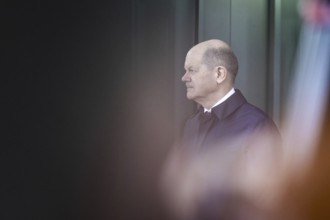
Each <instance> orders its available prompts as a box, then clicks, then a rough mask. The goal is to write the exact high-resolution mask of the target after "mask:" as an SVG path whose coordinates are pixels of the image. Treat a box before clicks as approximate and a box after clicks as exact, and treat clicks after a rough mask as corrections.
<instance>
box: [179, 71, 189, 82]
mask: <svg viewBox="0 0 330 220" xmlns="http://www.w3.org/2000/svg"><path fill="white" fill-rule="evenodd" d="M181 80H182V82H188V81H190V77H189V76H188V74H187V72H185V74H184V75H183V76H182V78H181Z"/></svg>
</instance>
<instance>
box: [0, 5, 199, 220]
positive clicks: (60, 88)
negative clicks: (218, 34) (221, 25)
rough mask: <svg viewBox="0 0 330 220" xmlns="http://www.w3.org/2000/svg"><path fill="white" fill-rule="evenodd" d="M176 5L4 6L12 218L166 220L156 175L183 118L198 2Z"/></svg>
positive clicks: (5, 192) (4, 162) (5, 167)
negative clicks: (182, 87) (184, 69)
mask: <svg viewBox="0 0 330 220" xmlns="http://www.w3.org/2000/svg"><path fill="white" fill-rule="evenodd" d="M173 2H174V1H151V0H121V1H102V2H97V1H90V2H88V3H86V2H84V1H82V2H80V1H76V2H67V1H54V2H48V1H46V2H45V1H26V2H25V1H20V2H13V1H5V2H3V3H1V5H2V6H1V14H2V15H1V17H2V19H1V20H2V21H1V23H2V27H3V29H2V31H1V33H2V34H1V48H2V55H3V59H2V62H1V63H3V65H2V68H1V72H2V74H1V75H2V77H4V80H1V81H2V83H3V85H2V86H1V90H2V91H1V97H2V98H1V100H2V103H3V109H4V110H5V112H4V113H3V114H2V118H3V123H2V124H3V125H4V133H3V134H4V139H3V142H2V144H1V156H0V157H1V160H0V161H1V167H2V172H1V176H2V177H1V178H2V181H1V182H2V183H1V196H0V197H1V200H2V201H1V203H2V205H1V212H0V215H1V217H0V218H1V219H162V218H166V216H165V215H164V213H163V212H162V210H161V209H160V208H159V207H160V206H159V203H160V202H159V198H158V196H157V195H158V193H157V192H158V191H157V190H158V189H157V181H158V175H159V172H160V169H161V164H162V162H163V160H164V157H165V155H166V152H167V151H168V149H169V147H170V146H171V144H172V143H173V140H174V138H175V136H176V134H177V131H178V130H179V129H178V128H177V126H174V124H175V123H176V125H181V122H182V120H183V118H181V119H179V121H180V120H181V121H180V122H178V120H176V119H175V116H174V115H175V112H176V111H178V110H177V108H175V107H174V106H175V102H178V101H176V98H175V93H176V90H175V89H174V83H175V80H176V78H175V77H177V76H176V75H175V73H174V71H175V66H174V65H175V60H174V59H175V54H179V55H180V54H183V52H181V53H180V51H179V52H178V51H175V42H176V41H177V39H178V36H176V37H175V36H174V34H175V28H178V27H177V26H176V25H175V21H176V19H180V17H178V16H180V10H187V8H185V7H181V9H180V8H176V6H175V4H174V3H173ZM186 2H188V1H186ZM190 2H191V1H190ZM186 5H187V4H186ZM188 5H190V7H194V2H191V3H190V4H189V3H188ZM189 13H192V16H193V14H194V10H192V11H191V12H189ZM186 14H187V11H186ZM184 19H189V16H188V17H187V18H186V17H184V18H183V22H185V21H184ZM181 21H182V19H181ZM189 25H190V26H189ZM189 25H188V26H185V27H184V28H183V29H182V30H181V32H180V33H181V35H180V36H181V39H182V38H184V39H186V41H185V42H184V47H186V48H182V47H181V48H180V49H181V50H182V51H184V53H185V52H186V49H188V48H189V47H191V46H192V45H193V43H194V35H188V36H187V37H184V36H183V35H185V34H186V31H185V30H188V31H190V32H193V31H191V30H190V29H193V28H194V22H192V23H190V24H189ZM180 36H179V38H180ZM176 58H177V57H176ZM183 58H184V57H183V56H181V57H180V59H181V60H179V61H177V62H180V63H183V60H182V59H183ZM177 74H180V75H181V72H180V73H177ZM181 96H183V95H181ZM185 102H186V103H180V105H181V106H186V107H183V108H181V110H180V112H181V114H182V115H184V114H186V113H187V112H189V111H191V110H192V105H191V104H189V103H188V102H187V101H185ZM182 109H186V110H182ZM185 111H186V112H185Z"/></svg>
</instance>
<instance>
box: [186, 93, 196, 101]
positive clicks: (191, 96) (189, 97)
mask: <svg viewBox="0 0 330 220" xmlns="http://www.w3.org/2000/svg"><path fill="white" fill-rule="evenodd" d="M194 98H195V97H194V96H193V95H191V94H189V93H187V99H189V100H193V99H194Z"/></svg>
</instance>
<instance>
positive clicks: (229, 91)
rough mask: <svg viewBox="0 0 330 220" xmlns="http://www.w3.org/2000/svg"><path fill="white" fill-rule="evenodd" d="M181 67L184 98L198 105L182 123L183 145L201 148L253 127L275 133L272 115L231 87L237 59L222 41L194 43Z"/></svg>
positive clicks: (250, 131)
mask: <svg viewBox="0 0 330 220" xmlns="http://www.w3.org/2000/svg"><path fill="white" fill-rule="evenodd" d="M184 68H185V71H186V72H185V74H184V75H183V77H182V81H183V82H184V83H185V85H186V87H187V98H188V99H189V100H193V101H195V102H196V103H198V104H199V105H200V107H199V109H198V111H196V112H195V114H194V115H193V116H192V117H191V118H190V119H189V120H188V121H187V123H186V125H185V128H184V132H183V139H182V144H183V145H185V147H189V148H194V149H195V150H205V148H206V149H207V148H209V147H210V146H219V145H223V144H224V143H225V142H228V141H231V140H232V139H233V138H236V137H238V136H242V135H244V136H247V135H249V134H252V133H255V132H257V131H267V132H270V133H272V134H274V135H275V136H279V132H278V129H277V127H276V125H275V124H274V122H273V121H272V119H271V118H269V117H268V116H267V115H266V114H265V113H264V112H263V111H262V110H260V109H258V108H257V107H255V106H253V105H251V104H250V103H248V102H247V100H246V99H245V98H244V96H243V95H242V93H241V92H240V91H239V90H238V89H235V88H234V82H235V78H236V75H237V72H238V61H237V58H236V56H235V54H234V52H233V51H232V49H231V48H230V47H229V46H228V45H227V44H226V43H225V42H223V41H221V40H215V39H213V40H208V41H205V42H201V43H199V44H197V45H195V46H194V47H193V48H191V49H190V50H189V52H188V53H187V56H186V60H185V64H184Z"/></svg>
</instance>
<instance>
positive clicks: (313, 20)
mask: <svg viewBox="0 0 330 220" xmlns="http://www.w3.org/2000/svg"><path fill="white" fill-rule="evenodd" d="M310 5H314V6H315V7H317V8H318V10H317V11H315V8H314V7H309V6H310ZM329 5H330V4H329V1H315V0H309V1H303V2H302V4H301V6H302V8H301V14H302V15H304V17H303V19H304V21H305V23H304V25H303V28H302V32H301V37H300V42H299V45H298V51H297V57H296V68H295V78H294V79H293V83H292V85H291V93H290V96H289V98H288V101H287V106H286V107H287V111H286V115H285V117H284V122H283V124H284V125H283V128H282V131H283V132H282V134H283V139H284V151H285V158H286V163H287V164H286V166H289V167H293V169H295V168H298V169H300V170H303V167H304V166H308V165H309V162H310V160H311V159H312V158H313V155H314V151H315V146H316V144H317V143H318V139H319V135H320V132H321V127H322V122H323V119H324V115H325V112H324V111H325V108H326V103H327V97H328V93H329V92H328V86H329V60H330V28H329V27H330V23H329V22H328V20H327V19H328V17H329V16H330V7H329ZM321 11H322V14H318V13H317V12H319V13H321ZM325 12H328V13H327V14H324V13H325ZM311 14H312V15H313V16H311ZM321 21H323V22H321Z"/></svg>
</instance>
